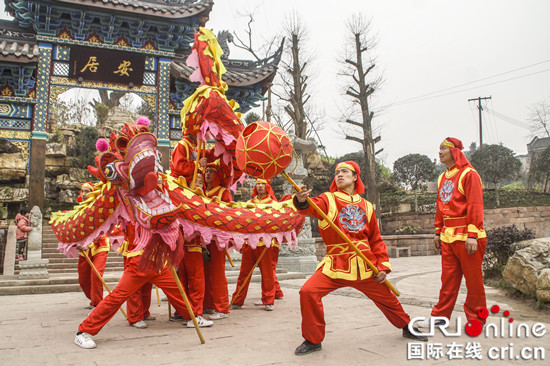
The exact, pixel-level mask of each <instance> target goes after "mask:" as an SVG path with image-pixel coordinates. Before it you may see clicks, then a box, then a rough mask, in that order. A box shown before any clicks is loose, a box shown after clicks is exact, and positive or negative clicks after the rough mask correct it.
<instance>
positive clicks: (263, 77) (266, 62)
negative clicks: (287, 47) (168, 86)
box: [170, 39, 284, 94]
mask: <svg viewBox="0 0 550 366" xmlns="http://www.w3.org/2000/svg"><path fill="white" fill-rule="evenodd" d="M283 43H284V39H283V40H282V42H281V45H280V47H279V49H278V50H277V51H276V52H275V53H274V54H273V55H272V56H270V57H268V58H265V59H263V60H260V61H250V60H226V61H224V66H225V68H226V69H227V72H226V73H225V74H224V75H223V81H225V82H226V83H227V85H229V86H241V87H242V86H251V85H255V84H261V85H262V94H264V93H265V92H266V91H267V89H268V88H269V86H270V85H271V83H272V82H273V79H274V78H275V75H276V74H277V65H278V64H279V61H281V55H282V52H283ZM186 57H187V56H185V57H180V58H176V59H174V60H172V63H171V64H170V71H171V74H172V75H174V76H175V77H178V78H182V79H185V80H189V76H190V75H191V74H192V73H193V71H194V68H192V67H190V66H187V65H186V64H185V59H186Z"/></svg>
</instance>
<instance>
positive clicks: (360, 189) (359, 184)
mask: <svg viewBox="0 0 550 366" xmlns="http://www.w3.org/2000/svg"><path fill="white" fill-rule="evenodd" d="M340 168H348V169H349V170H351V171H352V172H355V173H356V174H357V180H356V181H355V191H354V192H353V193H354V194H355V193H359V194H364V193H365V185H364V184H363V181H362V180H361V169H360V168H359V164H357V163H356V162H355V161H351V160H349V161H343V162H341V163H338V164H336V168H335V169H334V170H338V169H340ZM337 190H338V187H337V186H336V179H333V180H332V184H331V185H330V191H331V192H336V191H337Z"/></svg>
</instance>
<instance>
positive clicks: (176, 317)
mask: <svg viewBox="0 0 550 366" xmlns="http://www.w3.org/2000/svg"><path fill="white" fill-rule="evenodd" d="M168 320H170V321H171V322H181V321H182V320H183V318H182V317H181V316H179V315H174V316H171V317H170V318H169V319H168Z"/></svg>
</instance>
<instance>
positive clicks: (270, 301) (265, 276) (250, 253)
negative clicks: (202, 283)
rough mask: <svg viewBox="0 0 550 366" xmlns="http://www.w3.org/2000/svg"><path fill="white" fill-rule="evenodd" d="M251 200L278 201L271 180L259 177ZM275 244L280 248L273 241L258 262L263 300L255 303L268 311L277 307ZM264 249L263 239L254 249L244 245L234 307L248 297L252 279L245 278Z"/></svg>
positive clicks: (262, 201)
mask: <svg viewBox="0 0 550 366" xmlns="http://www.w3.org/2000/svg"><path fill="white" fill-rule="evenodd" d="M249 202H251V203H265V204H267V203H273V202H277V199H276V198H275V193H274V192H273V188H271V185H270V184H269V181H267V180H265V179H258V180H257V181H256V185H255V186H254V191H253V192H252V199H251V200H250V201H249ZM275 245H276V246H277V248H278V246H279V244H278V243H277V241H276V240H273V241H272V242H271V247H270V248H268V249H267V250H266V251H265V253H264V255H263V257H262V259H261V260H260V263H258V267H260V272H261V274H262V298H261V300H259V301H257V302H256V303H254V305H258V306H262V305H263V306H264V309H265V310H267V311H271V310H274V309H275V304H274V302H275V289H276V288H275V270H274V266H273V250H272V248H273V246H275ZM264 250H265V244H264V242H262V241H260V242H258V245H257V246H256V248H255V249H252V248H251V247H250V246H249V245H248V244H245V245H244V246H243V248H242V259H241V269H240V272H239V279H238V280H237V287H236V288H235V292H234V293H233V296H232V297H233V298H235V300H234V301H233V305H232V308H233V309H240V308H242V306H243V304H244V300H245V299H246V294H247V292H248V286H249V285H250V280H247V281H246V283H245V279H246V277H247V276H248V274H249V273H250V271H251V270H252V267H254V264H255V263H256V261H257V260H258V258H259V257H260V255H261V254H262V252H263V251H264ZM275 266H277V262H275ZM237 291H240V292H239V294H238V295H236V294H237ZM279 291H280V288H279ZM235 296H236V297H235Z"/></svg>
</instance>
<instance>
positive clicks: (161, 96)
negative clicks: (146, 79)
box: [157, 58, 172, 169]
mask: <svg viewBox="0 0 550 366" xmlns="http://www.w3.org/2000/svg"><path fill="white" fill-rule="evenodd" d="M171 62H172V60H170V59H169V58H160V59H159V64H158V83H157V84H158V88H159V89H158V90H159V93H158V98H157V139H158V150H159V152H160V153H161V155H162V157H161V164H162V167H163V169H170V117H169V115H168V111H169V109H170V63H171Z"/></svg>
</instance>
